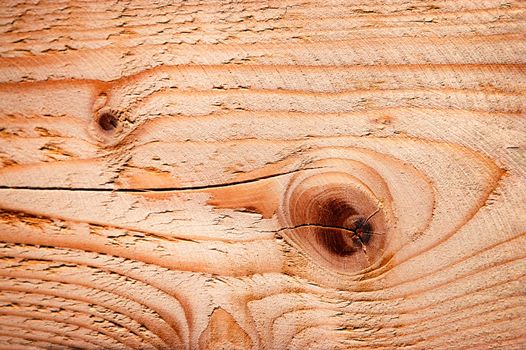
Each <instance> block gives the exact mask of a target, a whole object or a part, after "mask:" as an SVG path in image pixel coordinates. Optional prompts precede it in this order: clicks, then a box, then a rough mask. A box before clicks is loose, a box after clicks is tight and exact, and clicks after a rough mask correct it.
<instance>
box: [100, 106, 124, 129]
mask: <svg viewBox="0 0 526 350" xmlns="http://www.w3.org/2000/svg"><path fill="white" fill-rule="evenodd" d="M97 124H98V125H99V127H100V128H101V129H102V130H104V131H105V132H112V131H114V130H115V129H117V127H118V126H119V118H118V116H117V114H116V113H115V112H113V111H111V110H106V111H102V112H100V113H99V115H98V118H97Z"/></svg>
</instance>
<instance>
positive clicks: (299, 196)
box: [280, 170, 393, 273]
mask: <svg viewBox="0 0 526 350" xmlns="http://www.w3.org/2000/svg"><path fill="white" fill-rule="evenodd" d="M368 175H369V176H368V178H367V179H366V180H368V181H372V180H377V181H378V180H379V179H377V176H375V174H372V173H369V174H368ZM371 188H374V187H372V186H368V185H367V183H366V182H364V181H362V179H360V178H358V177H356V176H354V175H353V174H350V173H347V172H343V171H338V170H332V171H324V172H320V173H317V174H314V175H298V176H296V177H295V178H294V179H293V180H292V181H291V183H290V185H289V186H288V189H287V191H286V193H285V196H284V199H283V202H282V205H281V210H280V221H281V224H282V225H283V227H284V230H283V232H284V235H285V236H286V238H288V239H289V240H290V241H291V242H292V243H293V244H294V245H296V246H297V247H298V248H299V249H301V250H302V251H303V252H304V253H306V254H307V255H309V256H310V257H311V258H312V259H314V260H315V261H316V262H317V263H319V264H321V265H323V266H325V267H327V268H330V269H331V270H335V271H338V272H343V273H352V272H357V271H361V270H363V269H366V268H368V267H369V266H371V265H372V264H373V263H374V262H376V261H378V259H379V258H380V256H381V255H382V253H383V248H384V246H385V243H386V240H387V239H388V238H389V230H390V227H389V223H391V224H392V223H393V219H392V216H391V215H390V213H389V210H388V209H389V208H388V205H387V206H386V205H385V204H384V202H385V198H386V196H385V193H374V192H373V190H372V189H371ZM380 192H383V191H380Z"/></svg>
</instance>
